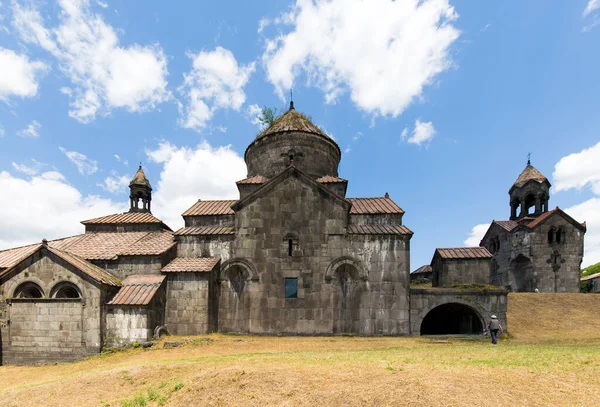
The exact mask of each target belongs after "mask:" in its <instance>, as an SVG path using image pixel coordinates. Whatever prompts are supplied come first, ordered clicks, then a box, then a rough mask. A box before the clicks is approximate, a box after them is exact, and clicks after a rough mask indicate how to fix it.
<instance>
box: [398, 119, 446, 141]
mask: <svg viewBox="0 0 600 407" xmlns="http://www.w3.org/2000/svg"><path fill="white" fill-rule="evenodd" d="M436 133H437V131H436V130H435V127H433V123H432V122H422V121H420V120H418V119H417V120H415V128H414V129H413V131H412V135H411V136H410V137H408V129H407V128H405V129H404V130H402V134H400V139H402V140H406V141H407V142H408V143H411V144H416V145H418V146H420V145H421V144H423V143H429V142H430V141H431V139H432V138H433V136H435V134H436Z"/></svg>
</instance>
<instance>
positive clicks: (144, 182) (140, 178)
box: [129, 165, 152, 188]
mask: <svg viewBox="0 0 600 407" xmlns="http://www.w3.org/2000/svg"><path fill="white" fill-rule="evenodd" d="M133 185H141V186H146V187H148V188H152V186H151V185H150V181H148V178H146V174H144V170H142V166H141V165H140V167H139V168H138V170H137V171H136V173H135V175H134V176H133V178H132V179H131V181H130V182H129V186H133Z"/></svg>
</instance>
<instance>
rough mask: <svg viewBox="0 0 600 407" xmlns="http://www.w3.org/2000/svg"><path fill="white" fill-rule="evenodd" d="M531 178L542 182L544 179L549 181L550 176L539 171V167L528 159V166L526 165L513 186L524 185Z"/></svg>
mask: <svg viewBox="0 0 600 407" xmlns="http://www.w3.org/2000/svg"><path fill="white" fill-rule="evenodd" d="M531 180H534V181H537V182H539V183H542V182H544V181H546V182H548V178H546V177H545V176H544V174H542V173H541V172H539V171H538V170H537V168H535V167H534V166H533V165H531V162H530V161H527V166H526V167H525V169H524V170H523V172H522V173H521V175H519V178H517V180H516V181H515V183H514V184H513V187H522V186H523V185H525V184H526V183H527V182H528V181H531Z"/></svg>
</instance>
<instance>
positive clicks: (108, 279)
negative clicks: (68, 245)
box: [0, 243, 121, 287]
mask: <svg viewBox="0 0 600 407" xmlns="http://www.w3.org/2000/svg"><path fill="white" fill-rule="evenodd" d="M25 247H26V248H27V250H21V249H24V248H17V249H13V250H9V251H14V253H13V257H12V258H11V261H12V263H11V264H10V265H8V263H4V264H6V265H8V266H7V268H6V270H4V271H2V273H0V276H3V275H6V274H7V273H10V272H11V270H12V269H13V268H14V267H16V266H17V265H18V264H19V263H21V262H22V261H23V260H25V259H27V258H28V257H29V256H31V255H33V254H34V253H35V252H37V251H38V250H40V249H42V248H43V247H44V245H43V244H40V243H38V244H34V245H30V246H25ZM46 248H47V249H48V251H49V252H51V253H53V254H54V255H55V256H57V257H59V258H61V259H62V260H64V261H66V262H67V263H69V264H70V265H72V266H73V267H75V268H76V269H78V270H80V271H81V272H83V273H84V274H86V275H88V276H89V277H91V278H92V279H94V280H95V281H97V282H99V283H102V284H106V285H111V286H115V287H120V286H121V283H120V282H119V279H117V278H116V277H115V276H113V275H112V274H111V273H110V272H108V271H107V270H104V269H103V268H100V267H98V266H96V265H94V264H92V263H90V262H88V261H86V260H85V259H83V258H81V257H79V256H76V255H74V254H72V253H67V252H65V251H63V250H59V249H56V248H53V247H51V246H50V245H48V246H47V247H46ZM6 259H8V257H7V258H6Z"/></svg>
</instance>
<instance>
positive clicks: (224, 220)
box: [183, 215, 235, 227]
mask: <svg viewBox="0 0 600 407" xmlns="http://www.w3.org/2000/svg"><path fill="white" fill-rule="evenodd" d="M183 220H184V222H185V226H186V227H188V226H233V225H234V222H235V215H206V216H184V217H183Z"/></svg>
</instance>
